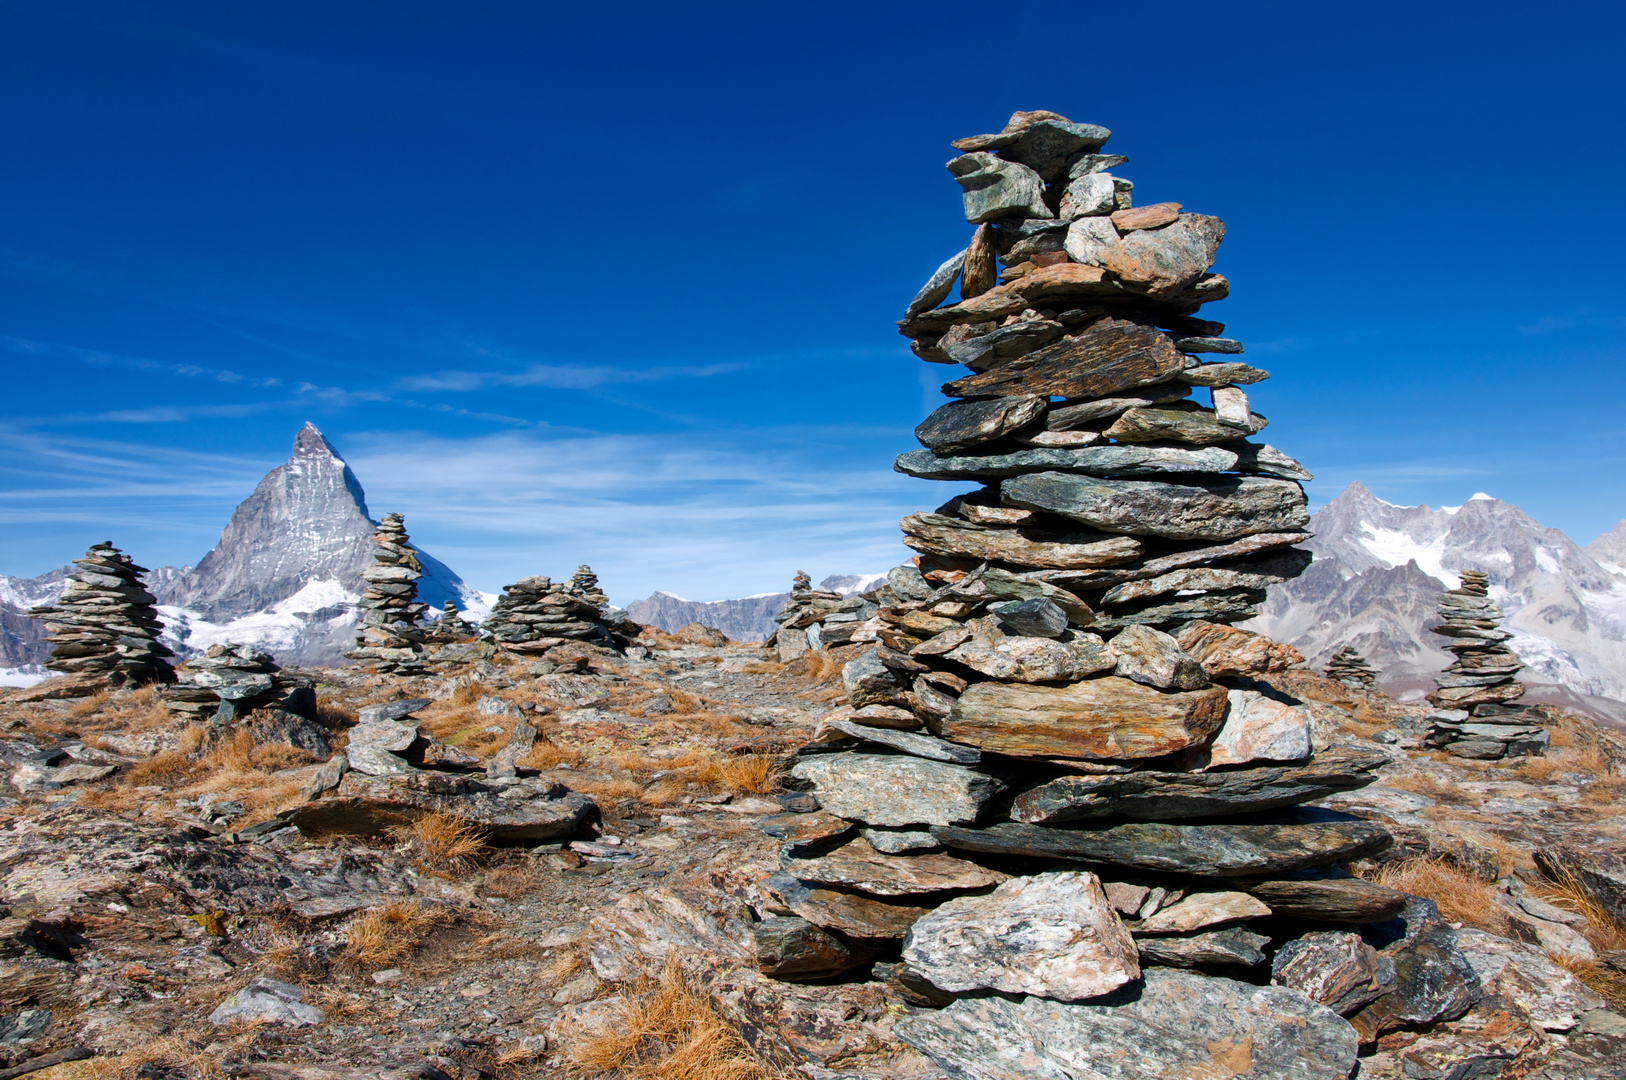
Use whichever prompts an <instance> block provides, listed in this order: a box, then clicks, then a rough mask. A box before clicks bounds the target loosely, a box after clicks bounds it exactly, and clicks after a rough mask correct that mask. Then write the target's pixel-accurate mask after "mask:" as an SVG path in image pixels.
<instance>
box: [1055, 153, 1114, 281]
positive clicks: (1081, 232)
mask: <svg viewBox="0 0 1626 1080" xmlns="http://www.w3.org/2000/svg"><path fill="white" fill-rule="evenodd" d="M1103 179H1104V180H1105V181H1106V185H1105V194H1106V198H1107V199H1108V200H1109V206H1108V208H1109V209H1110V200H1111V199H1112V198H1113V195H1114V192H1113V190H1112V187H1113V185H1112V180H1111V178H1110V177H1103V176H1102V175H1101V174H1099V173H1097V174H1094V177H1093V178H1087V177H1080V178H1079V179H1077V180H1074V181H1073V182H1072V183H1071V184H1068V185H1067V191H1068V194H1069V195H1071V194H1072V192H1073V190H1074V188H1075V186H1077V187H1080V190H1081V193H1083V194H1086V195H1088V196H1091V197H1096V196H1099V194H1100V193H1101V181H1102V180H1103ZM1090 213H1091V211H1088V210H1084V209H1083V208H1082V204H1081V203H1080V202H1077V201H1075V202H1073V203H1072V204H1070V205H1069V204H1068V203H1066V202H1065V201H1064V202H1063V205H1062V208H1061V216H1062V217H1064V218H1067V219H1068V220H1069V221H1072V224H1071V225H1069V226H1068V227H1067V240H1066V251H1067V255H1068V257H1069V258H1071V259H1072V260H1073V261H1074V262H1079V263H1083V264H1085V265H1086V266H1100V265H1101V261H1100V259H1101V252H1103V251H1105V250H1106V249H1107V247H1108V246H1109V245H1111V244H1115V243H1117V242H1118V230H1117V229H1115V228H1113V226H1112V219H1111V218H1108V217H1106V216H1104V215H1102V216H1084V215H1086V214H1090ZM1095 213H1097V214H1098V213H1099V211H1096V212H1095ZM1075 219H1076V220H1075Z"/></svg>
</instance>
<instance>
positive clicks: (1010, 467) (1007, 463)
mask: <svg viewBox="0 0 1626 1080" xmlns="http://www.w3.org/2000/svg"><path fill="white" fill-rule="evenodd" d="M1237 461H1238V458H1237V454H1236V452H1235V451H1233V450H1230V449H1227V448H1224V447H1219V446H1204V447H1201V448H1197V449H1193V448H1189V447H1173V446H1087V447H1083V448H1080V449H1077V450H1065V449H1045V450H1018V451H1016V452H1015V453H1011V454H990V455H986V456H980V457H979V456H976V455H938V454H934V453H932V452H931V451H930V450H911V451H909V452H908V453H904V454H899V455H898V459H897V461H896V462H894V463H893V465H892V468H893V470H894V471H895V472H901V473H903V474H905V475H906V476H915V477H919V478H921V479H923V480H998V479H1003V478H1005V477H1008V476H1020V475H1022V474H1023V473H1032V472H1045V471H1053V472H1076V473H1087V474H1089V475H1092V476H1161V475H1164V474H1168V473H1220V472H1226V471H1228V470H1231V469H1234V468H1236V466H1237Z"/></svg>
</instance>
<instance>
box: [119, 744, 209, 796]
mask: <svg viewBox="0 0 1626 1080" xmlns="http://www.w3.org/2000/svg"><path fill="white" fill-rule="evenodd" d="M202 773H203V766H202V765H201V764H200V763H199V762H196V761H193V760H192V759H191V758H190V757H189V756H187V755H186V754H183V753H181V752H180V751H179V750H166V751H164V752H163V753H161V754H154V755H153V756H152V757H150V758H148V759H147V760H146V761H138V762H136V763H135V764H134V765H132V766H130V768H129V770H128V771H127V772H125V774H124V779H125V780H126V781H128V782H129V784H130V786H131V787H146V786H149V785H154V784H156V785H158V786H160V787H166V788H174V787H180V786H181V785H182V784H186V783H190V782H191V781H192V780H195V779H196V778H197V777H199V776H200V775H202Z"/></svg>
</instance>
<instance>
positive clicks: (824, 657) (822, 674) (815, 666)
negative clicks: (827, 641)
mask: <svg viewBox="0 0 1626 1080" xmlns="http://www.w3.org/2000/svg"><path fill="white" fill-rule="evenodd" d="M801 659H802V660H803V661H804V662H805V665H804V666H805V668H806V678H808V679H809V680H811V681H813V682H816V683H825V682H830V681H832V680H834V679H839V678H841V669H842V668H843V667H846V665H845V664H844V663H842V662H841V661H840V660H837V659H836V658H835V657H833V656H831V655H830V651H829V650H828V649H812V650H809V651H808V652H806V653H803V654H802V656H801Z"/></svg>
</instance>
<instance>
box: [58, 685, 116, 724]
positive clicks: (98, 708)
mask: <svg viewBox="0 0 1626 1080" xmlns="http://www.w3.org/2000/svg"><path fill="white" fill-rule="evenodd" d="M111 697H112V695H111V694H109V693H108V692H107V691H106V690H98V691H96V692H95V693H94V694H92V695H90V696H89V697H82V698H79V699H77V700H75V701H74V703H73V704H72V705H70V706H68V715H69V716H71V717H73V718H74V719H75V720H84V719H87V718H88V717H92V716H95V715H96V714H97V713H99V712H102V711H103V710H105V709H107V707H108V701H109V699H110V698H111Z"/></svg>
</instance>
